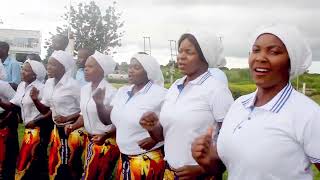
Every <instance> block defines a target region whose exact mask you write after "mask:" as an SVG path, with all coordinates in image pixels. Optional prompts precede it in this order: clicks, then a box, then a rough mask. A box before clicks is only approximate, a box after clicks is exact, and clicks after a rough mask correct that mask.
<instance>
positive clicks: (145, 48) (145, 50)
mask: <svg viewBox="0 0 320 180" xmlns="http://www.w3.org/2000/svg"><path fill="white" fill-rule="evenodd" d="M146 41H147V43H148V45H149V47H148V48H149V49H147V47H146ZM143 52H145V53H147V54H149V55H151V38H150V36H143ZM148 52H149V53H148Z"/></svg>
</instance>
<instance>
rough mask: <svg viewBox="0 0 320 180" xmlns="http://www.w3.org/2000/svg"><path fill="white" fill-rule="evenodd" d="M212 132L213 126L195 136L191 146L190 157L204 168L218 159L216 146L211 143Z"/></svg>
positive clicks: (210, 165) (212, 164) (207, 167)
mask: <svg viewBox="0 0 320 180" xmlns="http://www.w3.org/2000/svg"><path fill="white" fill-rule="evenodd" d="M213 133H214V130H213V127H210V128H208V130H207V132H206V134H204V135H202V136H200V137H198V138H196V139H195V140H194V141H193V143H192V146H191V152H192V157H193V158H194V159H195V160H196V161H197V163H198V164H199V165H200V166H202V167H203V168H205V169H206V170H208V169H210V167H212V166H214V165H215V164H214V163H215V162H216V161H217V160H219V157H218V153H217V149H216V146H215V145H213V140H212V134H213Z"/></svg>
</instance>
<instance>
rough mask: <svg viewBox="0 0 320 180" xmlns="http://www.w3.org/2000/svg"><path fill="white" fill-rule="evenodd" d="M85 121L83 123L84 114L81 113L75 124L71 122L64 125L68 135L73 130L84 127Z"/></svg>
mask: <svg viewBox="0 0 320 180" xmlns="http://www.w3.org/2000/svg"><path fill="white" fill-rule="evenodd" d="M83 125H84V123H83V116H82V115H80V116H79V117H78V119H77V120H76V122H74V123H73V124H69V125H67V126H65V127H64V131H65V133H66V134H67V135H69V134H70V133H71V132H72V131H74V130H76V129H79V128H81V127H83Z"/></svg>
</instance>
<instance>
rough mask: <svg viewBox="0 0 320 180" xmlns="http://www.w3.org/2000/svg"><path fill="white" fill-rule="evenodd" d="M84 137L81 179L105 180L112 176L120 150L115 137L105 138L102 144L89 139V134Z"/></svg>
mask: <svg viewBox="0 0 320 180" xmlns="http://www.w3.org/2000/svg"><path fill="white" fill-rule="evenodd" d="M87 137H88V138H86V146H87V147H86V149H85V163H84V164H85V166H84V173H83V176H82V179H83V180H107V179H110V178H111V177H112V174H113V170H114V167H115V165H116V163H117V160H118V159H119V155H120V151H119V148H118V146H117V144H116V140H115V137H110V138H108V139H106V140H105V143H104V144H102V145H97V144H95V143H93V142H92V141H91V137H92V136H90V135H88V136H87Z"/></svg>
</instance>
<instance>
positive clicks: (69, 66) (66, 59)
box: [51, 50, 76, 75]
mask: <svg viewBox="0 0 320 180" xmlns="http://www.w3.org/2000/svg"><path fill="white" fill-rule="evenodd" d="M51 57H53V58H55V59H56V60H57V61H59V63H61V64H62V65H63V66H64V69H65V73H68V74H69V75H72V70H73V69H74V68H75V65H76V64H75V60H73V57H72V56H71V55H70V54H69V53H67V52H65V51H61V50H59V51H54V52H53V53H52V55H51Z"/></svg>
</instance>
